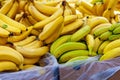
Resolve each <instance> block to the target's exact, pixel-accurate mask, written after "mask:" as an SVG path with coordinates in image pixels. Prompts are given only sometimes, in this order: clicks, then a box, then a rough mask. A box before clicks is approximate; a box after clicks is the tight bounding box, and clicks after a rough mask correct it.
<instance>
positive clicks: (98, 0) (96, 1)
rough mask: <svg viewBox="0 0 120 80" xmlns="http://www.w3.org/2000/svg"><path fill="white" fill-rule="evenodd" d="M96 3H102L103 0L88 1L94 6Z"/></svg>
mask: <svg viewBox="0 0 120 80" xmlns="http://www.w3.org/2000/svg"><path fill="white" fill-rule="evenodd" d="M98 2H103V0H91V1H90V3H91V4H95V3H98Z"/></svg>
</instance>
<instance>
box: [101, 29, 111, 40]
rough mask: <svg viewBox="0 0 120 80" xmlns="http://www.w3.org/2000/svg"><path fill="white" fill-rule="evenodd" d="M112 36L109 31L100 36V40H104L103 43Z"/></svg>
mask: <svg viewBox="0 0 120 80" xmlns="http://www.w3.org/2000/svg"><path fill="white" fill-rule="evenodd" d="M111 35H112V32H110V31H107V32H104V33H102V34H101V35H100V36H99V38H100V40H103V41H104V40H108V39H109V37H110V36H111Z"/></svg>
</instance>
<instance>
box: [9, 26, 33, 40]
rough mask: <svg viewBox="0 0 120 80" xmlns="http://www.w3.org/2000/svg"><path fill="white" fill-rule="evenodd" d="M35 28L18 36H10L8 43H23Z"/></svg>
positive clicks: (28, 29) (29, 28)
mask: <svg viewBox="0 0 120 80" xmlns="http://www.w3.org/2000/svg"><path fill="white" fill-rule="evenodd" d="M32 29H33V26H31V27H28V28H27V31H24V32H23V33H22V34H20V35H18V36H10V37H8V40H7V41H8V42H17V41H21V40H23V39H25V38H26V37H28V35H29V34H30V32H31V31H32Z"/></svg>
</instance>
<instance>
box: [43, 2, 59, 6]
mask: <svg viewBox="0 0 120 80" xmlns="http://www.w3.org/2000/svg"><path fill="white" fill-rule="evenodd" d="M59 3H60V1H48V2H44V4H45V5H47V6H53V7H55V6H57V5H58V4H59Z"/></svg>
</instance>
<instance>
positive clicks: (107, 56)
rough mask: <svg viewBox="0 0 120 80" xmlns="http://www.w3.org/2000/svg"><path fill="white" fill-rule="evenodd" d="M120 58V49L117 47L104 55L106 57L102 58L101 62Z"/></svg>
mask: <svg viewBox="0 0 120 80" xmlns="http://www.w3.org/2000/svg"><path fill="white" fill-rule="evenodd" d="M119 56H120V47H117V48H114V49H111V50H109V51H107V52H106V53H104V55H103V56H101V58H100V61H103V60H110V59H113V58H116V57H119Z"/></svg>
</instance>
